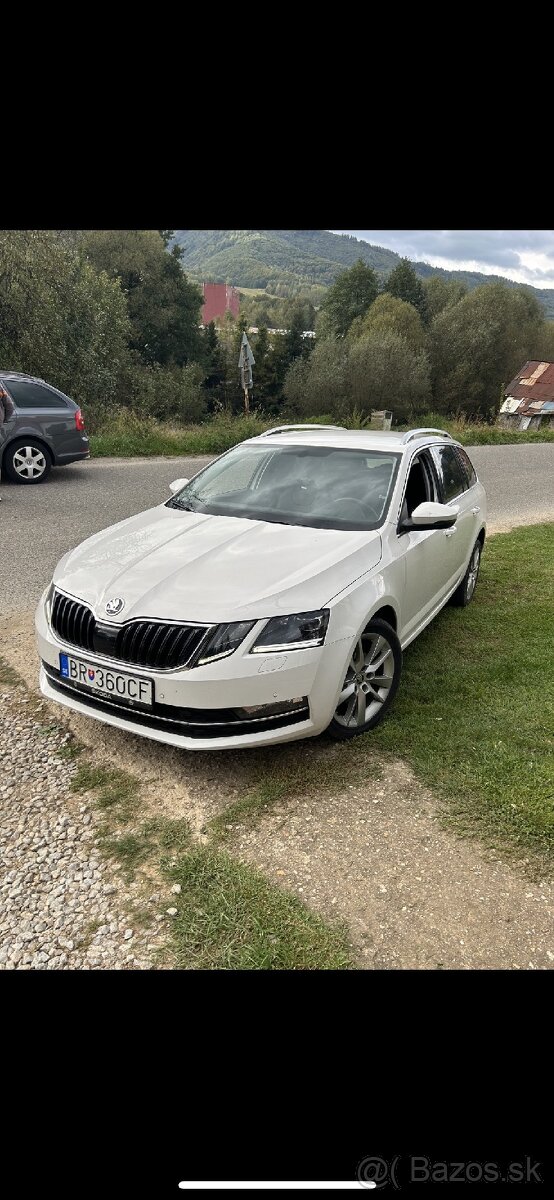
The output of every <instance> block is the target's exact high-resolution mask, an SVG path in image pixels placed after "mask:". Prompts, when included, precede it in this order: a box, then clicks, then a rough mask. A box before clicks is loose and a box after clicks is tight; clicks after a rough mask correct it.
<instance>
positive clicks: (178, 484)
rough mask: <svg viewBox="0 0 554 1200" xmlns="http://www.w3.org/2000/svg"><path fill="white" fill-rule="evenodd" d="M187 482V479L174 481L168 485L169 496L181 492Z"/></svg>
mask: <svg viewBox="0 0 554 1200" xmlns="http://www.w3.org/2000/svg"><path fill="white" fill-rule="evenodd" d="M188 482H189V481H188V479H174V480H173V483H170V485H169V490H170V492H171V495H172V496H174V495H175V493H176V492H181V491H182V490H183V488H184V487H186V485H187V483H188Z"/></svg>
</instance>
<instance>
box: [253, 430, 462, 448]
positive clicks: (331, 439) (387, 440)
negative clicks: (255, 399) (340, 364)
mask: <svg viewBox="0 0 554 1200" xmlns="http://www.w3.org/2000/svg"><path fill="white" fill-rule="evenodd" d="M437 441H448V442H452V444H453V445H457V444H458V443H457V442H455V441H454V439H453V438H452V437H451V435H450V434H449V433H447V432H446V431H445V430H442V429H437V430H435V429H433V430H430V429H408V430H406V429H402V430H378V429H343V428H341V427H339V426H336V425H322V426H318V425H311V426H310V425H305V426H301V425H298V426H293V425H291V426H286V425H284V426H282V427H279V428H276V429H269V430H266V432H265V433H261V434H258V435H257V436H256V437H253V438H248V439H247V443H248V444H249V445H250V444H254V443H256V444H260V443H261V444H264V445H265V444H268V445H269V444H271V445H275V446H336V447H337V449H338V448H341V447H342V448H345V449H357V450H366V449H367V450H384V451H387V450H388V451H397V452H400V453H404V451H405V450H407V449H412V448H413V447H414V446H419V445H428V444H430V443H431V442H437Z"/></svg>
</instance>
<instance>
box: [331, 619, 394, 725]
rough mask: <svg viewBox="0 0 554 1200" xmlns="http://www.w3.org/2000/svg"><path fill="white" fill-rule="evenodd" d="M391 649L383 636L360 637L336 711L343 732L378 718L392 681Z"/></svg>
mask: <svg viewBox="0 0 554 1200" xmlns="http://www.w3.org/2000/svg"><path fill="white" fill-rule="evenodd" d="M394 672H395V663H394V655H393V649H392V646H391V644H390V642H389V641H388V638H387V637H386V636H385V634H383V633H372V632H366V633H362V635H361V637H360V638H359V639H358V641H357V642H356V645H355V647H354V651H353V653H352V657H351V659H350V662H349V664H348V669H347V671H346V676H345V679H344V683H343V686H342V690H341V693H340V696H339V699H338V704H337V707H336V710H335V717H334V719H335V721H337V722H338V724H339V725H343V726H344V727H345V728H346V729H356V728H361V727H362V726H364V725H366V724H367V722H368V721H371V720H372V719H373V718H374V717H376V716H377V714H378V713H379V710H380V709H381V708H382V706H383V704H384V702H385V700H386V699H387V697H388V695H389V691H390V688H391V686H392V684H393V681H394Z"/></svg>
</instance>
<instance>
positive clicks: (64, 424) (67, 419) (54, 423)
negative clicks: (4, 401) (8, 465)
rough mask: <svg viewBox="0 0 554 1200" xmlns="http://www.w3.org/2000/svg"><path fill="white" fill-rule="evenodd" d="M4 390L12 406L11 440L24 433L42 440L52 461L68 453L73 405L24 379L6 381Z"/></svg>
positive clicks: (72, 437)
mask: <svg viewBox="0 0 554 1200" xmlns="http://www.w3.org/2000/svg"><path fill="white" fill-rule="evenodd" d="M6 387H7V388H8V390H9V393H10V395H11V397H12V400H13V402H14V407H15V415H16V422H15V426H14V430H13V435H14V436H15V437H24V436H25V435H26V434H30V435H33V434H34V435H35V436H37V437H40V438H42V440H43V441H44V442H45V443H46V445H47V446H48V447H49V449H50V450H51V452H52V457H53V459H54V461H55V460H56V458H57V457H58V455H60V454H62V455H63V454H64V453H65V452H68V453H70V452H71V450H72V449H73V443H74V439H75V432H76V429H75V411H76V405H75V404H74V403H73V401H72V400H70V399H69V397H67V396H64V395H62V393H61V392H58V391H57V390H56V389H55V388H51V387H49V386H48V384H46V383H40V382H38V381H36V380H31V379H29V380H27V379H7V380H6Z"/></svg>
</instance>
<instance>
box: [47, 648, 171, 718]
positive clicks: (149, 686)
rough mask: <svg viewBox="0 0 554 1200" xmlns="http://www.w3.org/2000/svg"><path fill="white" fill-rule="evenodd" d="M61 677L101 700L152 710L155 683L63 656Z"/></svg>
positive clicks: (61, 655) (61, 659) (61, 657)
mask: <svg viewBox="0 0 554 1200" xmlns="http://www.w3.org/2000/svg"><path fill="white" fill-rule="evenodd" d="M60 675H61V677H62V679H67V680H69V681H71V682H72V683H80V684H81V686H82V687H86V688H90V690H91V691H92V692H98V694H99V695H100V696H104V697H112V698H116V699H119V700H127V701H132V702H133V705H135V704H136V705H139V704H140V705H142V706H143V707H144V708H148V707H151V706H152V703H153V699H154V684H153V683H152V680H151V679H140V678H139V677H138V676H137V675H126V674H125V673H124V672H123V671H112V670H110V668H109V667H99V666H97V665H96V664H94V665H93V664H91V663H87V662H83V660H82V659H80V658H73V655H72V654H60Z"/></svg>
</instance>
